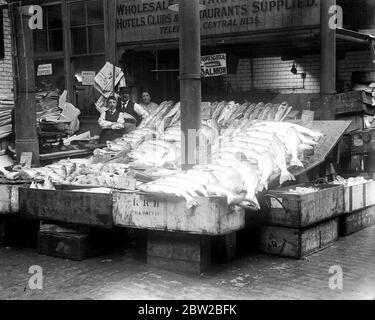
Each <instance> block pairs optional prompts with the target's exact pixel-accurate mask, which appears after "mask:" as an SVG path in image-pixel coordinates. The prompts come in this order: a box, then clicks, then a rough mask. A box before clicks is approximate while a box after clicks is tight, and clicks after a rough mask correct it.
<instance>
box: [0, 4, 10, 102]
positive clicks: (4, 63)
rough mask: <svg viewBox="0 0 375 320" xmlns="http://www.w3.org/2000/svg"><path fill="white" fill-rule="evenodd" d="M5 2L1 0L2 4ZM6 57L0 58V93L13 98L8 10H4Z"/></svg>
mask: <svg viewBox="0 0 375 320" xmlns="http://www.w3.org/2000/svg"><path fill="white" fill-rule="evenodd" d="M2 3H4V1H3V0H0V4H2ZM3 22H4V50H5V57H4V59H0V95H5V96H10V97H11V98H13V69H12V52H11V28H10V21H9V17H8V12H7V10H4V11H3Z"/></svg>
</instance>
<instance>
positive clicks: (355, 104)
mask: <svg viewBox="0 0 375 320" xmlns="http://www.w3.org/2000/svg"><path fill="white" fill-rule="evenodd" d="M332 104H333V108H334V109H335V114H336V119H337V120H351V121H352V124H351V126H350V127H349V129H348V132H350V131H353V130H364V129H365V118H366V115H370V116H373V115H375V98H374V97H373V94H372V93H370V92H367V91H350V92H345V93H339V94H336V95H335V96H334V97H333V101H332ZM311 108H312V110H313V111H315V113H316V117H317V118H318V119H319V118H320V115H321V112H322V110H321V101H320V98H315V99H312V100H311Z"/></svg>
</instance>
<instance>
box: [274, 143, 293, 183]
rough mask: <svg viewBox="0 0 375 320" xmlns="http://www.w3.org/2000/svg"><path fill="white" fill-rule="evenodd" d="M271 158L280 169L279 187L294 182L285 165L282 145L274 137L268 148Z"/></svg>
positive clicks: (284, 151) (284, 152) (284, 153)
mask: <svg viewBox="0 0 375 320" xmlns="http://www.w3.org/2000/svg"><path fill="white" fill-rule="evenodd" d="M270 152H271V156H272V158H273V160H274V162H275V164H276V165H277V166H278V167H279V168H280V170H281V175H280V185H282V184H284V183H285V182H287V181H295V180H296V178H295V177H294V176H293V175H292V174H291V173H290V172H289V171H288V168H287V164H286V150H285V146H284V144H283V143H282V142H281V141H280V139H279V138H278V137H277V136H274V138H273V141H272V143H271V147H270Z"/></svg>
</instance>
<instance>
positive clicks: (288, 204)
mask: <svg viewBox="0 0 375 320" xmlns="http://www.w3.org/2000/svg"><path fill="white" fill-rule="evenodd" d="M298 187H303V188H308V187H312V188H316V189H318V190H317V191H311V192H309V193H296V192H291V190H295V189H296V188H298ZM343 193H344V187H343V186H336V185H334V186H332V185H318V186H317V185H313V184H303V185H297V186H292V187H286V188H281V189H278V190H271V191H269V192H267V194H264V195H263V197H262V198H263V200H262V202H263V204H267V205H266V207H265V208H264V209H263V211H262V213H261V214H262V218H261V226H260V234H259V239H260V242H259V248H260V251H261V252H263V253H267V254H273V255H279V256H283V257H290V258H297V259H301V258H304V257H306V256H307V255H310V254H312V253H314V252H317V251H319V250H322V249H324V248H326V247H327V246H330V245H332V244H333V243H334V242H335V241H336V240H337V239H338V215H340V214H342V212H343V211H344V195H343Z"/></svg>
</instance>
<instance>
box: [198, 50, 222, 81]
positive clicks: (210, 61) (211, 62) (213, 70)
mask: <svg viewBox="0 0 375 320" xmlns="http://www.w3.org/2000/svg"><path fill="white" fill-rule="evenodd" d="M226 74H227V55H226V53H220V54H212V55H209V56H202V60H201V75H202V78H208V77H218V76H223V75H226Z"/></svg>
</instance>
